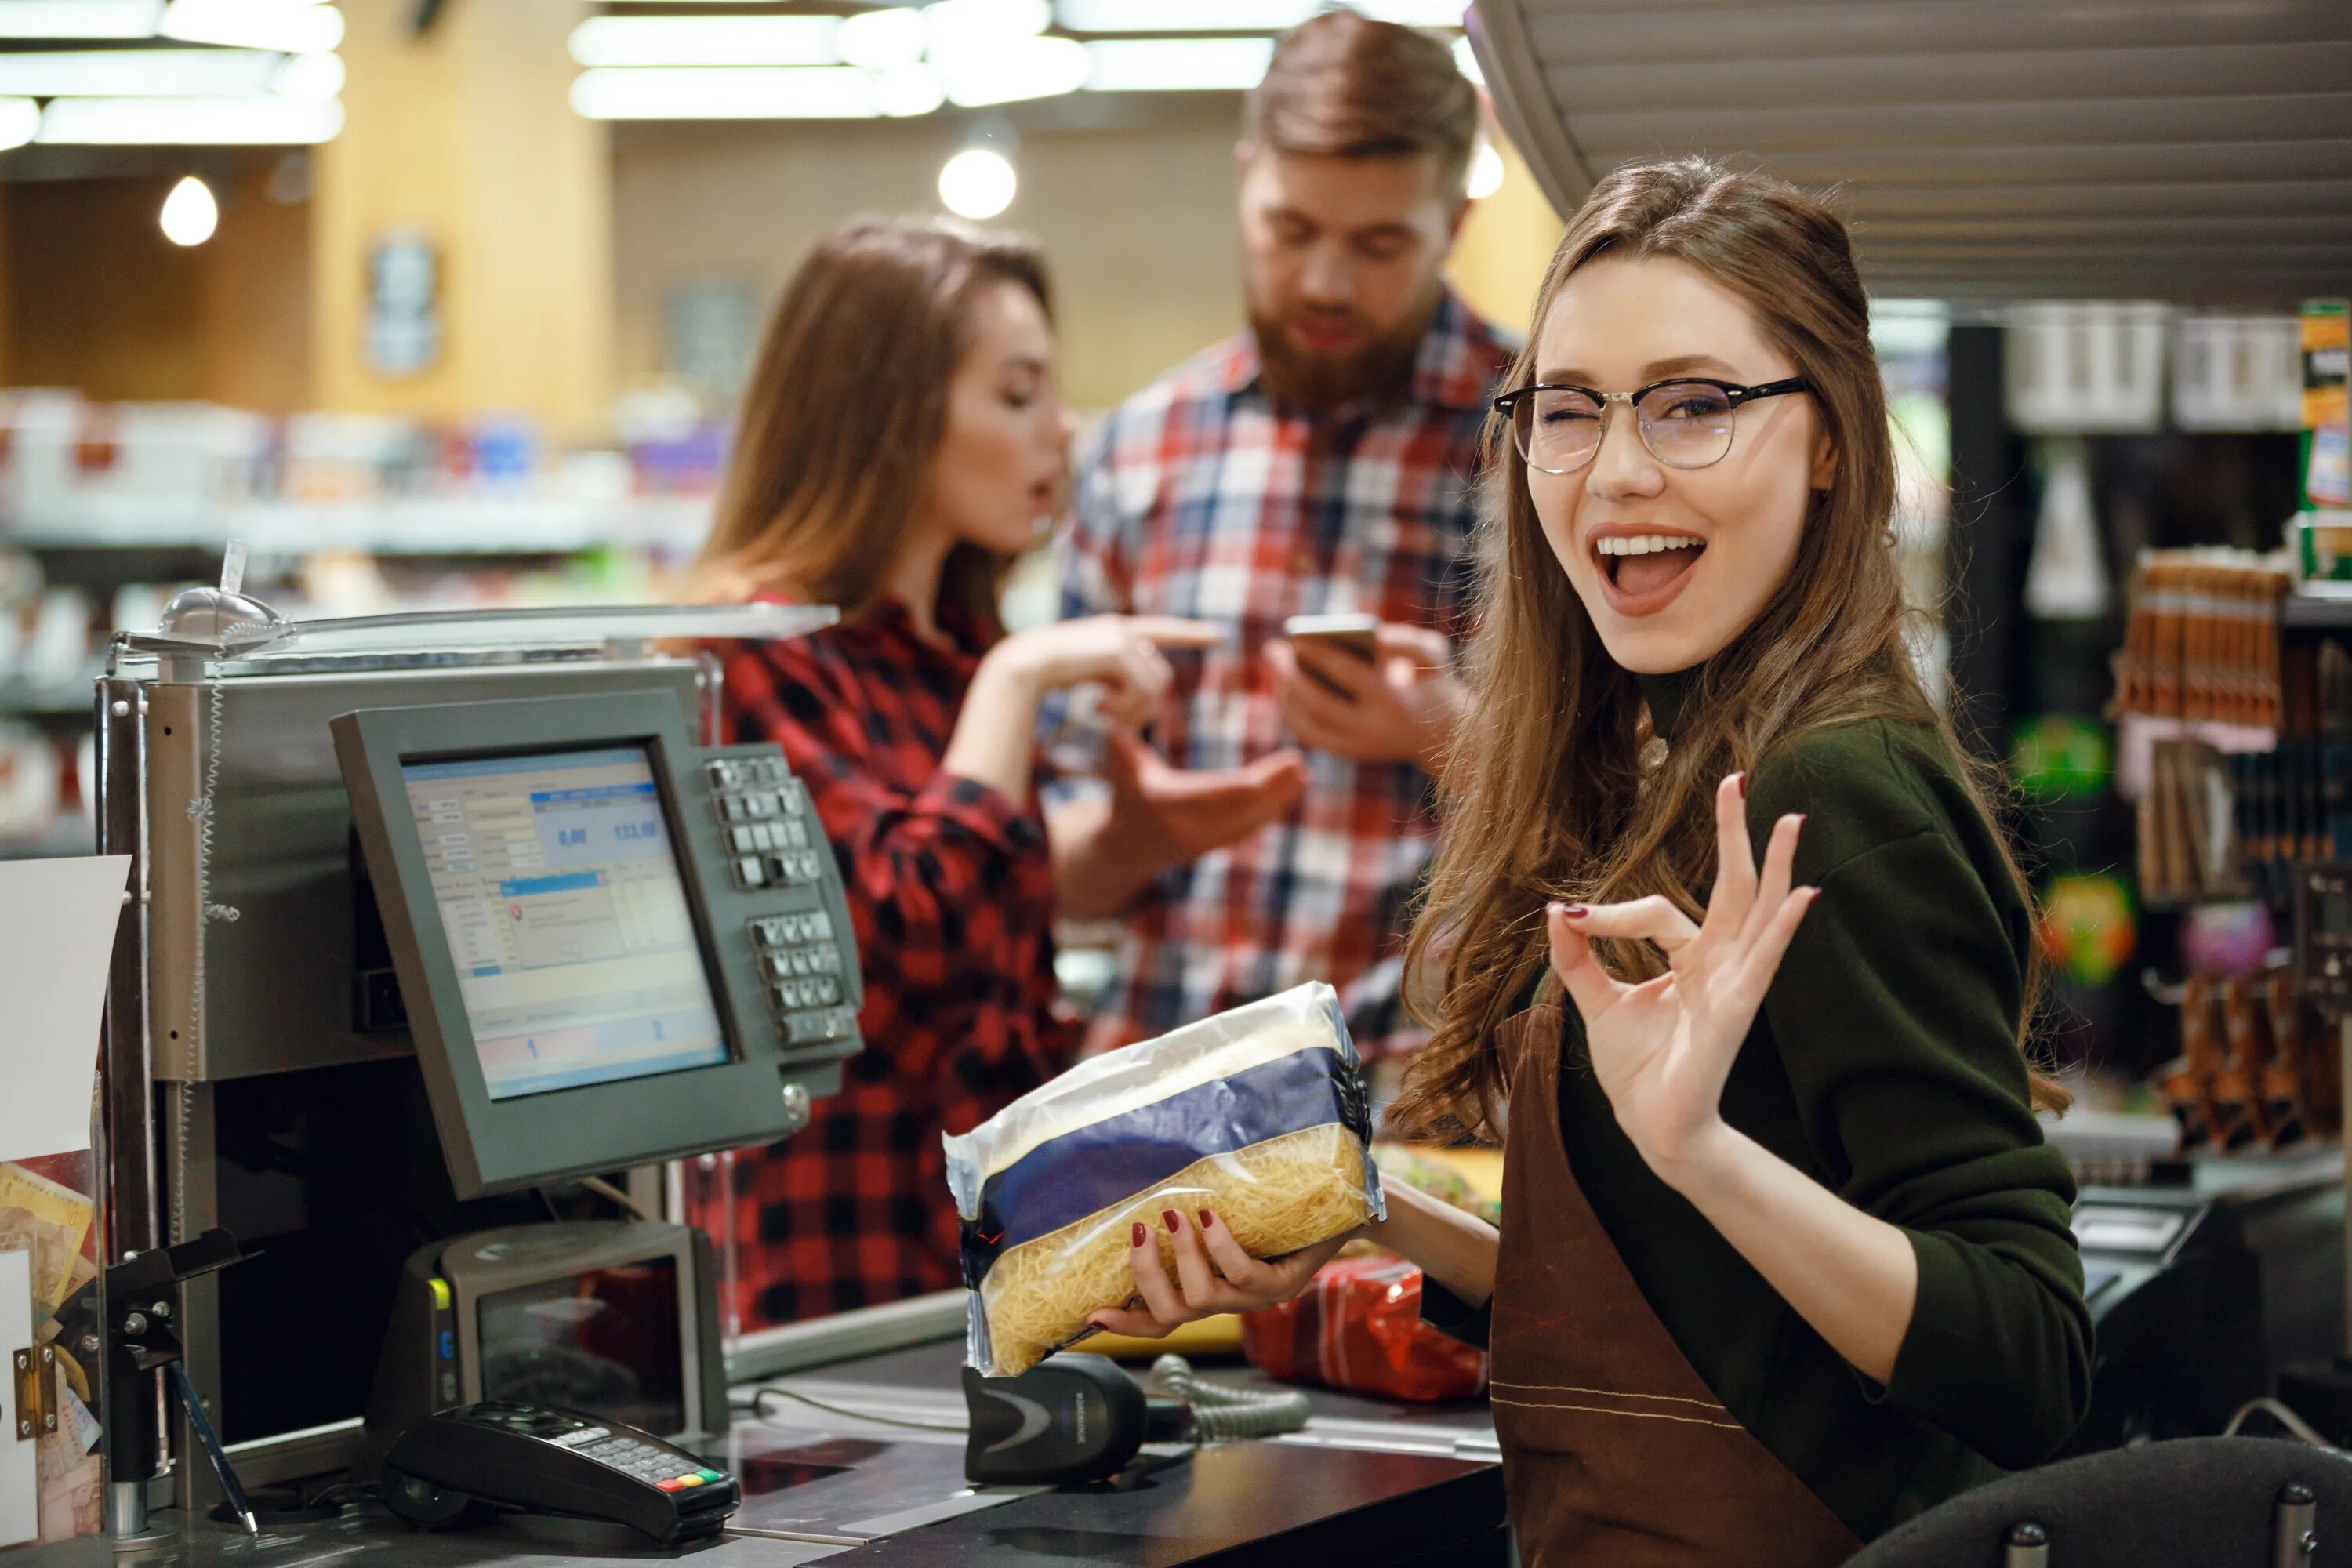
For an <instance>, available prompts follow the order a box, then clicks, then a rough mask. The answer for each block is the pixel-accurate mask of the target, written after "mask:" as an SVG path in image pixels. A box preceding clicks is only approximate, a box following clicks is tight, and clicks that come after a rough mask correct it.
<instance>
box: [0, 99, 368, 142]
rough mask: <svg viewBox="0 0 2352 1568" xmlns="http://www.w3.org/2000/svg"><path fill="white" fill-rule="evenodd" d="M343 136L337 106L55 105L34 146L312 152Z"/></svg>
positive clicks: (284, 102)
mask: <svg viewBox="0 0 2352 1568" xmlns="http://www.w3.org/2000/svg"><path fill="white" fill-rule="evenodd" d="M342 128H343V106H342V104H341V103H340V102H327V103H305V102H302V101H300V100H297V99H288V98H60V99H58V100H55V101H54V102H52V103H51V104H50V105H49V106H48V108H47V109H46V110H42V112H41V131H40V134H39V135H38V136H37V137H36V138H35V140H36V141H39V142H76V143H83V144H103V145H110V146H133V147H163V146H192V147H222V146H231V145H240V146H242V145H284V146H300V145H310V144H312V143H315V142H328V141H331V140H333V139H334V136H335V133H336V132H339V131H341V129H342Z"/></svg>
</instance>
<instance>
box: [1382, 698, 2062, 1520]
mask: <svg viewBox="0 0 2352 1568" xmlns="http://www.w3.org/2000/svg"><path fill="white" fill-rule="evenodd" d="M1643 685H1644V688H1645V689H1646V690H1647V691H1648V693H1649V696H1650V700H1651V709H1652V714H1653V719H1654V722H1655V723H1656V724H1657V725H1658V727H1659V729H1660V731H1661V732H1662V733H1665V734H1668V735H1669V736H1671V734H1672V728H1673V726H1672V720H1673V717H1674V709H1675V704H1676V702H1677V701H1678V700H1679V698H1680V696H1681V692H1682V689H1683V686H1682V684H1681V682H1680V680H1679V679H1668V680H1667V681H1664V682H1659V681H1651V680H1645V681H1644V682H1643ZM1790 812H1798V813H1802V814H1804V815H1805V817H1806V822H1805V829H1804V836H1803V837H1802V839H1801V841H1800V844H1799V847H1798V851H1797V866H1796V871H1797V880H1798V882H1799V884H1800V885H1803V884H1811V885H1814V886H1817V887H1819V888H1820V889H1822V896H1821V897H1820V898H1819V899H1818V900H1815V902H1814V904H1813V907H1812V908H1811V910H1810V911H1808V912H1807V914H1806V916H1805V921H1804V924H1803V925H1802V926H1801V928H1799V930H1798V932H1797V936H1796V939H1795V941H1794V942H1791V943H1790V948H1789V952H1788V956H1787V957H1786V958H1785V959H1783V960H1782V962H1781V964H1780V974H1779V976H1778V977H1777V978H1776V979H1775V980H1774V982H1773V984H1772V988H1771V991H1770V992H1769V994H1767V996H1766V997H1765V1002H1764V1009H1763V1013H1762V1015H1761V1016H1759V1018H1758V1020H1757V1022H1756V1026H1755V1028H1754V1029H1753V1030H1752V1031H1751V1032H1750V1033H1749V1035H1748V1040H1747V1042H1746V1044H1745V1045H1744V1046H1743V1047H1742V1048H1741V1050H1740V1054H1739V1058H1738V1062H1737V1063H1735V1064H1734V1066H1733V1068H1732V1071H1731V1076H1730V1080H1729V1082H1728V1083H1727V1086H1726V1087H1725V1089H1724V1096H1723V1113H1724V1119H1725V1120H1726V1121H1728V1122H1729V1123H1730V1124H1731V1125H1732V1126H1734V1127H1736V1128H1738V1129H1739V1130H1740V1131H1744V1132H1746V1133H1747V1134H1748V1136H1750V1137H1752V1138H1754V1139H1755V1140H1756V1141H1757V1142H1759V1143H1761V1144H1763V1145H1764V1147H1766V1148H1768V1149H1769V1150H1771V1151H1772V1152H1775V1153H1777V1154H1779V1155H1780V1157H1781V1158H1782V1159H1785V1160H1787V1161H1788V1162H1789V1163H1790V1164H1792V1165H1795V1166H1796V1167H1797V1168H1798V1169H1799V1170H1801V1171H1803V1172H1805V1173H1807V1174H1809V1175H1811V1176H1812V1177H1813V1178H1814V1179H1816V1180H1817V1181H1819V1182H1821V1183H1822V1184H1823V1185H1825V1186H1827V1187H1830V1188H1831V1189H1832V1190H1833V1191H1835V1192H1837V1193H1838V1194H1840V1195H1842V1196H1843V1197H1844V1198H1846V1199H1847V1200H1848V1201H1849V1202H1851V1203H1853V1205H1855V1206H1857V1207H1859V1208H1861V1209H1864V1210H1865V1211H1866V1212H1868V1213H1870V1214H1874V1215H1877V1216H1879V1217H1880V1218H1882V1219H1884V1220H1886V1221H1888V1222H1889V1223H1890V1224H1893V1225H1896V1226H1902V1227H1903V1229H1904V1230H1905V1232H1906V1234H1907V1235H1908V1236H1909V1237H1910V1239H1911V1245H1912V1248H1913V1250H1914V1251H1915V1252H1916V1254H1917V1256H1918V1260H1919V1294H1918V1301H1917V1305H1916V1308H1915V1310H1914V1311H1913V1314H1912V1319H1911V1327H1910V1331H1909V1332H1908V1333H1907V1334H1906V1336H1905V1339H1904V1342H1903V1346H1902V1350H1901V1352H1900V1353H1899V1354H1898V1355H1897V1357H1896V1360H1895V1373H1894V1377H1893V1380H1892V1381H1891V1382H1890V1383H1888V1384H1886V1385H1885V1387H1880V1386H1879V1385H1878V1384H1875V1383H1874V1382H1872V1381H1871V1380H1870V1379H1868V1378H1865V1377H1864V1376H1863V1375H1862V1374H1861V1373H1858V1372H1856V1371H1855V1370H1854V1369H1853V1367H1852V1366H1851V1365H1850V1364H1849V1363H1847V1362H1846V1361H1845V1359H1844V1358H1843V1357H1842V1356H1840V1355H1839V1354H1838V1353H1837V1352H1835V1351H1833V1350H1832V1349H1831V1348H1830V1346H1829V1344H1828V1343H1827V1342H1825V1341H1824V1340H1822V1337H1821V1336H1820V1335H1819V1334H1818V1333H1816V1332H1814V1331H1813V1330H1812V1328H1811V1326H1810V1325H1808V1324H1807V1323H1806V1322H1805V1321H1804V1320H1803V1319H1801V1318H1800V1317H1799V1316H1798V1315H1797V1314H1796V1312H1795V1311H1794V1310H1791V1309H1790V1306H1789V1305H1788V1303H1787V1302H1786V1301H1784V1300H1781V1298H1780V1294H1779V1293H1778V1292H1777V1291H1775V1290H1774V1289H1772V1288H1771V1287H1770V1286H1769V1285H1768V1284H1766V1283H1765V1281H1764V1279H1763V1278H1762V1276H1760V1275H1759V1274H1758V1273H1757V1272H1756V1271H1755V1269H1754V1268H1750V1267H1749V1266H1748V1262H1747V1261H1746V1259H1744V1258H1741V1257H1740V1256H1739V1254H1738V1251H1736V1250H1735V1249H1734V1248H1733V1247H1732V1246H1731V1244H1730V1243H1729V1242H1727V1241H1726V1240H1725V1239H1724V1238H1723V1237H1722V1235H1721V1234H1720V1233H1719V1232H1717V1230H1716V1228H1715V1227H1714V1226H1712V1225H1711V1224H1709V1223H1708V1222H1707V1220H1706V1218H1705V1217H1704V1216H1702V1215H1700V1214H1699V1212H1698V1211H1697V1210H1696V1209H1695V1208H1693V1207H1692V1206H1691V1205H1690V1204H1689V1203H1687V1202H1686V1201H1685V1200H1684V1199H1683V1198H1682V1197H1681V1196H1680V1195H1679V1194H1676V1193H1675V1192H1674V1191H1672V1190H1671V1189H1670V1188H1668V1187H1667V1186H1666V1185H1665V1184H1664V1183H1663V1182H1661V1181H1659V1180H1658V1178H1657V1177H1656V1176H1655V1175H1654V1174H1653V1173H1651V1171H1650V1169H1649V1167H1648V1166H1647V1165H1646V1164H1645V1163H1643V1160H1642V1157H1641V1155H1640V1154H1639V1153H1638V1152H1635V1150H1634V1148H1633V1144H1632V1142H1630V1141H1629V1140H1628V1139H1627V1138H1626V1137H1625V1135H1624V1133H1623V1132H1622V1131H1620V1130H1619V1128H1618V1126H1617V1123H1616V1120H1615V1118H1614V1117H1613V1116H1612V1113H1611V1111H1610V1109H1609V1102H1608V1100H1607V1098H1606V1097H1605V1096H1604V1095H1602V1093H1601V1089H1600V1086H1599V1084H1598V1083H1597V1082H1596V1081H1595V1079H1593V1076H1592V1073H1591V1068H1589V1067H1587V1066H1584V1065H1583V1063H1582V1056H1583V1046H1582V1041H1581V1038H1580V1032H1581V1028H1580V1023H1579V1022H1578V1020H1577V1019H1576V1017H1575V1014H1574V1011H1573V1009H1570V1014H1569V1025H1568V1034H1569V1038H1568V1039H1567V1040H1566V1041H1565V1042H1563V1044H1564V1048H1565V1049H1566V1051H1567V1053H1568V1055H1567V1058H1566V1060H1565V1062H1564V1063H1563V1066H1562V1069H1561V1074H1560V1097H1559V1098H1560V1105H1559V1118H1560V1125H1561V1127H1562V1129H1563V1131H1564V1133H1565V1137H1566V1141H1567V1144H1568V1154H1569V1161H1570V1165H1571V1166H1572V1167H1573V1168H1574V1170H1575V1172H1576V1176H1577V1180H1578V1182H1579V1183H1580V1184H1581V1185H1582V1186H1583V1188H1584V1191H1585V1194H1586V1195H1587V1197H1589V1198H1590V1199H1591V1204H1592V1206H1593V1209H1594V1211H1595V1212H1596V1213H1597V1214H1598V1215H1600V1217H1601V1223H1602V1224H1603V1225H1604V1226H1607V1227H1608V1230H1609V1234H1610V1235H1611V1236H1612V1237H1614V1238H1615V1240H1616V1243H1617V1247H1618V1250H1619V1251H1620V1252H1621V1253H1622V1255H1623V1257H1624V1259H1625V1262H1626V1265H1627V1266H1628V1267H1629V1268H1631V1269H1632V1271H1633V1278H1634V1279H1635V1280H1636V1281H1637V1282H1638V1283H1639V1284H1640V1286H1641V1288H1642V1290H1643V1294H1644V1295H1645V1296H1646V1297H1647V1298H1648V1299H1649V1301H1650V1305H1651V1307H1652V1308H1653V1309H1654V1310H1655V1311H1656V1312H1657V1314H1658V1316H1659V1318H1660V1320H1661V1321H1663V1322H1664V1324H1665V1327H1666V1329H1667V1331H1668V1332H1669V1333H1671V1334H1672V1335H1673V1336H1674V1339H1675V1343H1676V1344H1678V1345H1679V1346H1680V1347H1681V1348H1682V1351H1683V1353H1684V1354H1685V1356H1687V1357H1688V1358H1689V1360H1690V1363H1691V1364H1692V1366H1693V1367H1695V1368H1696V1370H1697V1372H1698V1373H1699V1375H1700V1376H1701V1377H1703V1378H1705V1379H1706V1383H1707V1384H1708V1386H1710V1387H1711V1388H1713V1389H1714V1390H1715V1392H1716V1394H1717V1396H1718V1397H1719V1398H1721V1399H1722V1401H1723V1402H1724V1404H1725V1405H1727V1406H1728V1407H1729V1408H1730V1410H1731V1412H1732V1414H1733V1415H1737V1416H1738V1418H1739V1419H1740V1421H1741V1422H1742V1423H1744V1424H1745V1425H1746V1426H1748V1429H1749V1430H1750V1431H1752V1432H1753V1433H1755V1434H1756V1436H1758V1437H1759V1439H1761V1440H1762V1442H1763V1444H1764V1446H1765V1447H1768V1448H1769V1449H1770V1450H1771V1451H1772V1452H1773V1453H1774V1454H1775V1455H1776V1456H1778V1457H1779V1458H1780V1460H1781V1462H1782V1463H1784V1464H1786V1465H1787V1466H1788V1467H1789V1468H1790V1469H1791V1470H1794V1471H1795V1472H1796V1473H1797V1475H1798V1476H1800V1477H1801V1478H1802V1479H1804V1481H1805V1482H1806V1483H1807V1484H1808V1485H1809V1486H1811V1488H1812V1489H1813V1490H1814V1491H1815V1492H1816V1493H1817V1494H1819V1495H1820V1497H1821V1498H1822V1500H1823V1501H1824V1502H1826V1503H1828V1504H1829V1506H1830V1507H1831V1508H1832V1510H1835V1511H1836V1512H1837V1514H1838V1515H1839V1517H1840V1518H1842V1519H1843V1520H1844V1521H1846V1523H1847V1524H1848V1525H1849V1526H1850V1527H1851V1528H1852V1529H1853V1531H1854V1532H1855V1533H1856V1534H1857V1535H1860V1536H1861V1537H1863V1538H1864V1540H1868V1539H1870V1538H1872V1537H1873V1536H1875V1535H1878V1534H1880V1533H1882V1532H1884V1531H1885V1530H1887V1529H1888V1528H1889V1527H1890V1526H1892V1525H1894V1524H1896V1523H1899V1522H1900V1521H1903V1520H1905V1519H1907V1518H1909V1517H1910V1516H1911V1515H1913V1514H1915V1513H1917V1512H1918V1511H1919V1510H1922V1509H1925V1508H1928V1507H1931V1506H1933V1505H1934V1504H1936V1503H1937V1502H1940V1501H1941V1500H1944V1499H1945V1498H1948V1497H1949V1496H1951V1495H1953V1494H1954V1493H1956V1492H1958V1491H1960V1490H1962V1489H1965V1488H1968V1487H1969V1486H1973V1485H1976V1484H1978V1483H1979V1482H1981V1481H1984V1480H1987V1479H1991V1478H1992V1477H1994V1476H1996V1475H1998V1474H1999V1473H2000V1468H2021V1467H2023V1466H2027V1465H2032V1464H2035V1463H2038V1462H2039V1461H2041V1460H2042V1459H2044V1458H2047V1457H2048V1456H2049V1455H2050V1454H2051V1453H2052V1451H2053V1450H2054V1449H2055V1448H2056V1447H2058V1446H2059V1444H2060V1443H2062V1442H2063V1440H2064V1439H2065V1438H2066V1436H2067V1435H2068V1434H2069V1433H2071V1432H2072V1431H2073V1430H2074V1426H2075V1424H2076V1423H2077V1422H2078V1421H2080V1420H2081V1418H2082V1416H2083V1413H2084V1406H2085V1405H2086V1403H2087V1401H2088V1399H2089V1396H2090V1382H2091V1370H2090V1369H2091V1356H2090V1344H2091V1330H2090V1317H2089V1313H2088V1312H2087V1311H2086V1310H2084V1305H2083V1268H2082V1261H2081V1259H2080V1258H2079V1257H2078V1256H2077V1254H2076V1252H2075V1247H2074V1235H2073V1232H2072V1231H2071V1230H2070V1229H2069V1215H2070V1205H2071V1204H2072V1202H2073V1199H2074V1183H2073V1181H2072V1179H2071V1178H2070V1177H2069V1175H2068V1173H2067V1170H2066V1163H2065V1160H2064V1159H2063V1157H2062V1156H2061V1155H2060V1154H2059V1153H2058V1152H2057V1151H2056V1150H2054V1149H2052V1148H2051V1147H2049V1146H2048V1145H2047V1144H2045V1143H2044V1142H2042V1133H2041V1130H2040V1128H2039V1126H2038V1125H2037V1123H2036V1122H2035V1121H2034V1119H2033V1117H2032V1113H2031V1112H2030V1110H2028V1101H2027V1096H2026V1075H2025V1068H2024V1064H2023V1062H2022V1060H2021V1058H2020V1057H2019V1055H2018V1051H2017V1047H2016V1044H2015V1035H2016V1026H2017V1019H2018V1014H2019V1009H2020V1007H2021V998H2022V992H2023V976H2024V959H2025V953H2026V951H2027V949H2026V944H2027V943H2028V942H2030V941H2032V931H2031V929H2030V921H2029V918H2028V914H2027V911H2026V909H2025V908H2024V906H2023V904H2022V903H2021V901H2020V900H2019V899H2018V898H2017V896H2016V894H2015V892H2014V890H2013V889H2012V888H2011V884H2010V882H2009V879H2008V878H2007V876H2006V874H2005V873H2004V871H2003V869H2002V867H2001V862H2000V849H1999V846H1998V844H1997V842H1996V840H1995V839H1994V837H1993V833H1992V830H1991V828H1990V826H1988V825H1987V824H1986V823H1985V821H1984V820H1983V818H1982V817H1981V816H1979V814H1978V813H1977V812H1976V810H1975V809H1974V808H1973V807H1972V806H1971V805H1970V804H1969V798H1968V796H1967V795H1966V793H1965V792H1964V791H1963V789H1962V787H1961V785H1960V782H1959V779H1958V774H1957V771H1956V767H1955V763H1954V762H1953V760H1952V759H1951V757H1950V755H1949V753H1948V751H1947V750H1946V749H1945V747H1944V745H1943V743H1942V742H1941V741H1940V740H1939V738H1938V737H1937V735H1936V734H1935V732H1934V731H1931V730H1928V729H1927V728H1926V727H1924V726H1916V725H1906V724H1901V723H1893V722H1872V723H1863V724H1853V725H1846V726H1841V727H1839V728H1835V729H1831V730H1824V731H1815V732H1813V733H1810V734H1805V735H1801V736H1798V737H1796V738H1794V739H1792V740H1790V741H1789V742H1786V743H1784V744H1781V745H1779V746H1776V747H1773V748H1771V749H1769V750H1768V751H1767V752H1766V753H1765V754H1764V755H1763V756H1762V757H1760V758H1759V759H1758V762H1757V764H1756V767H1755V769H1754V771H1753V776H1752V778H1751V779H1750V781H1749V785H1748V825H1749V831H1750V834H1751V835H1752V837H1753V838H1754V840H1755V845H1756V848H1757V852H1758V854H1759V856H1760V855H1761V853H1762V850H1763V847H1764V844H1765V843H1766V841H1767V839H1768V838H1769V835H1770V832H1771V827H1772V824H1773V823H1774V822H1775V821H1777V820H1778V819H1779V818H1780V816H1783V815H1785V814H1787V813H1790ZM1425 1313H1426V1315H1427V1316H1428V1318H1429V1321H1432V1322H1433V1323H1435V1324H1437V1325H1438V1326H1439V1327H1441V1328H1444V1329H1446V1330H1447V1331H1449V1332H1455V1333H1458V1334H1460V1335H1462V1336H1463V1337H1465V1338H1468V1339H1470V1340H1471V1341H1472V1342H1474V1343H1475V1342H1484V1336H1485V1331H1486V1309H1484V1308H1483V1307H1482V1308H1480V1309H1478V1310H1476V1311H1475V1312H1474V1311H1472V1310H1468V1309H1467V1308H1465V1306H1464V1305H1463V1304H1462V1303H1461V1302H1460V1301H1458V1300H1454V1299H1453V1298H1451V1297H1449V1296H1447V1295H1446V1294H1445V1293H1444V1291H1442V1290H1436V1289H1433V1290H1432V1291H1431V1292H1430V1298H1429V1305H1428V1307H1427V1308H1426V1309H1425ZM1997 1467H1998V1468H1997Z"/></svg>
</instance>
